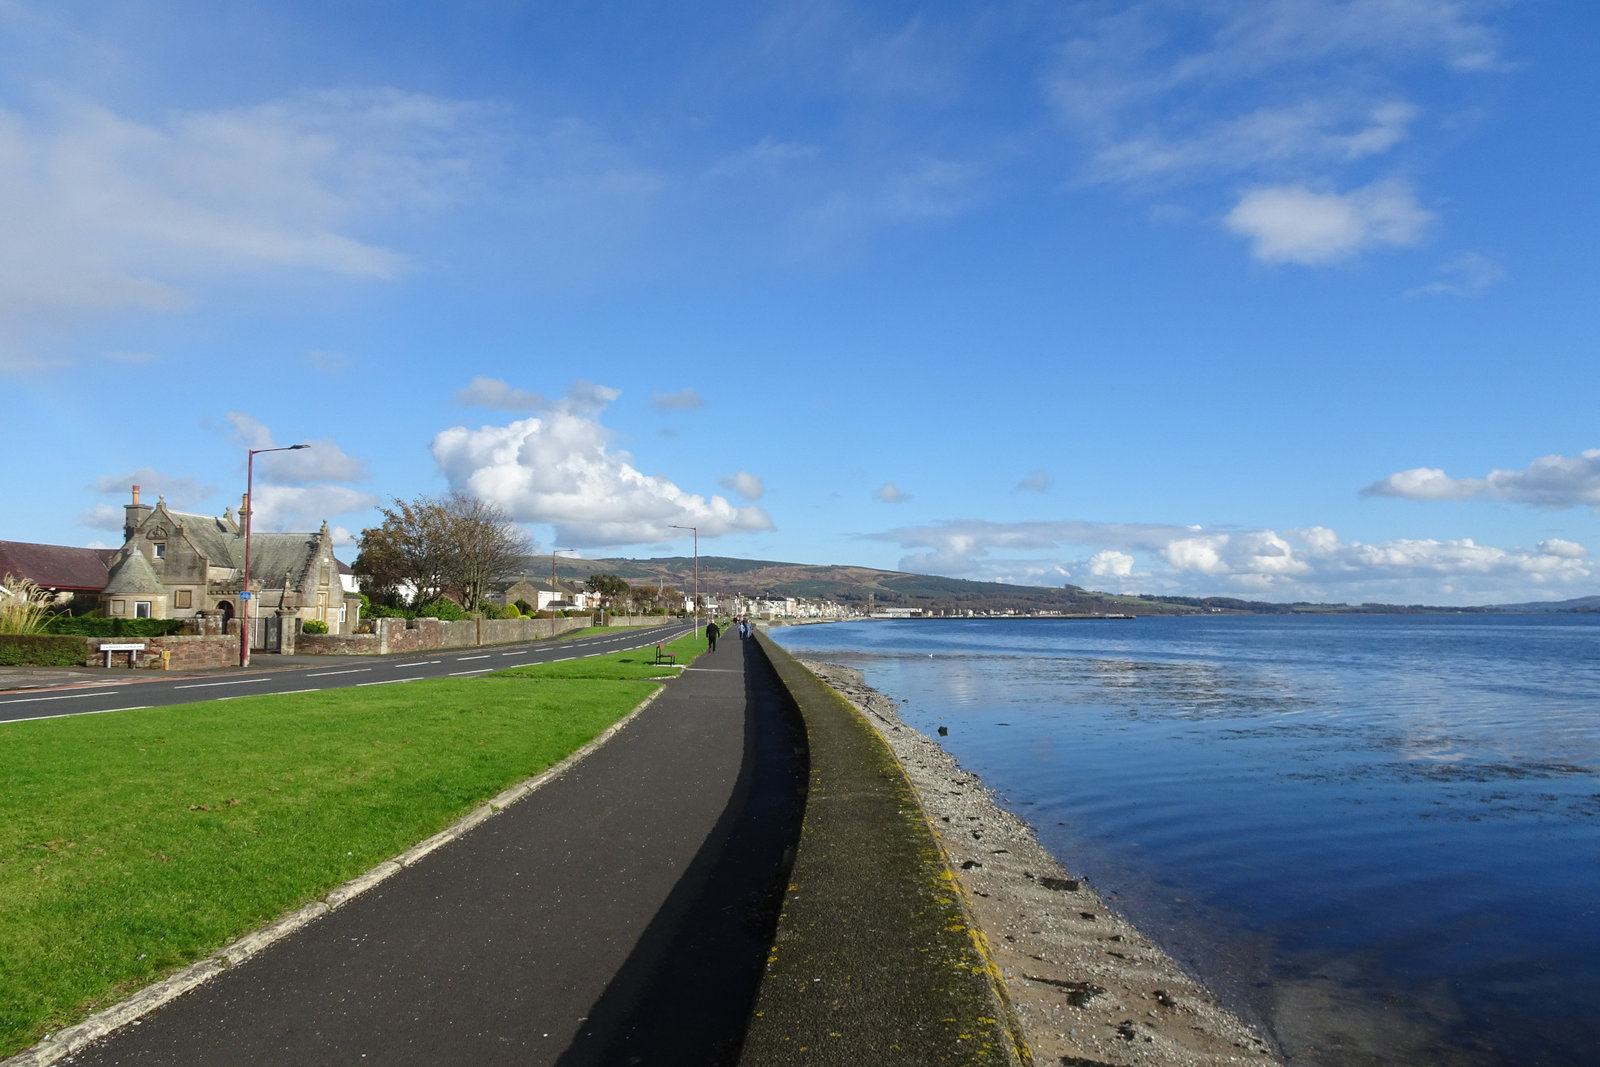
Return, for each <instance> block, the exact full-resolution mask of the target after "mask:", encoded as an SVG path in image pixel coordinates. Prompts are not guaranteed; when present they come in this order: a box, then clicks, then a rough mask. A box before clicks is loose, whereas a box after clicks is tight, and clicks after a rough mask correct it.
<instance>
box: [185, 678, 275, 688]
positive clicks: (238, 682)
mask: <svg viewBox="0 0 1600 1067" xmlns="http://www.w3.org/2000/svg"><path fill="white" fill-rule="evenodd" d="M268 681H271V679H270V678H239V679H237V680H235V681H232V682H195V683H193V684H191V685H175V686H173V687H172V688H174V689H210V688H212V687H213V686H218V685H260V684H261V683H262V682H268Z"/></svg>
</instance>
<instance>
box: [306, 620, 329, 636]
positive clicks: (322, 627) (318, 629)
mask: <svg viewBox="0 0 1600 1067" xmlns="http://www.w3.org/2000/svg"><path fill="white" fill-rule="evenodd" d="M300 632H301V633H303V634H325V633H327V632H328V624H327V623H325V622H323V621H322V620H321V619H307V620H306V621H305V622H303V623H301V624H300Z"/></svg>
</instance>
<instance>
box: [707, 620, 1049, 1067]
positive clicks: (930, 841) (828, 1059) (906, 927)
mask: <svg viewBox="0 0 1600 1067" xmlns="http://www.w3.org/2000/svg"><path fill="white" fill-rule="evenodd" d="M756 640H757V641H758V642H759V646H760V648H761V649H762V651H763V652H765V653H766V655H767V658H768V660H769V661H770V662H771V663H772V666H773V667H774V668H775V669H776V670H777V672H778V677H779V678H780V679H781V680H782V683H783V686H784V688H785V689H787V690H788V691H789V694H790V696H791V697H793V699H794V702H795V705H796V706H797V708H798V710H799V713H800V717H801V719H802V720H803V721H804V724H805V735H806V747H807V753H808V758H809V767H810V771H809V786H808V790H807V795H806V812H805V819H804V822H803V823H802V825H801V829H800V843H799V845H798V846H797V848H796V852H795V860H794V866H793V868H792V869H791V870H790V873H789V888H788V892H787V894H786V895H785V896H784V900H783V910H782V914H781V916H780V917H779V919H778V929H777V933H776V936H775V937H774V940H773V944H772V952H771V955H770V956H769V958H768V962H767V968H766V974H765V975H764V976H763V978H762V981H761V989H760V992H759V993H758V995H757V1000H756V1007H755V1011H754V1013H753V1014H752V1016H751V1020H750V1026H749V1029H748V1031H747V1032H746V1034H745V1042H744V1049H743V1052H742V1054H741V1056H740V1059H739V1063H740V1064H741V1065H746V1064H748V1065H752V1067H753V1065H757V1064H759V1065H761V1067H772V1065H778V1067H782V1065H786V1064H796V1065H799V1064H814V1065H816V1067H844V1065H851V1067H853V1065H855V1064H867V1063H874V1064H876V1063H884V1064H888V1063H919V1064H921V1063H930V1064H931V1063H951V1064H954V1063H962V1064H979V1063H983V1064H1000V1065H1010V1067H1018V1065H1021V1064H1028V1063H1032V1062H1033V1061H1032V1055H1031V1053H1029V1051H1028V1049H1027V1045H1026V1044H1025V1043H1024V1042H1023V1040H1022V1038H1021V1036H1020V1033H1019V1031H1018V1029H1017V1027H1016V1024H1015V1021H1014V1016H1013V1013H1012V1012H1011V1010H1010V1006H1009V1004H1008V1002H1007V1000H1006V997H1005V991H1004V987H1003V985H1002V984H1001V982H1000V980H999V976H998V973H997V972H996V971H995V970H994V969H993V968H992V964H991V962H990V959H989V957H988V953H987V951H986V950H985V947H984V944H983V942H982V935H981V934H979V933H977V932H976V931H975V930H974V929H973V928H972V926H971V920H970V919H969V917H968V913H967V909H966V906H965V904H964V902H963V900H962V898H961V890H960V888H959V885H958V883H957V882H956V880H955V878H954V876H953V875H952V874H951V872H950V869H949V867H948V866H947V864H946V862H945V855H944V850H943V847H942V846H941V845H940V843H939V841H938V839H937V838H936V837H935V836H934V832H933V828H932V827H931V826H930V825H929V824H928V818H927V816H926V815H925V814H924V813H923V810H922V806H921V804H920V802H919V801H918V799H917V795H916V790H915V789H913V788H912V786H911V782H910V781H909V780H908V779H907V778H906V775H905V771H904V770H902V769H901V767H900V764H899V762H898V761H897V760H896V759H895V755H894V753H893V752H892V751H890V749H889V746H888V745H887V744H885V743H884V741H883V738H882V737H880V736H879V735H878V733H877V731H876V730H874V729H873V728H872V725H871V724H870V723H868V722H867V721H866V719H865V718H863V717H862V716H861V714H860V713H859V712H857V711H856V710H855V708H853V707H852V706H851V705H850V704H849V702H848V701H846V700H845V699H844V698H843V697H841V696H840V695H839V694H838V693H836V692H834V691H833V690H832V689H830V688H828V687H827V686H826V685H824V684H823V683H822V681H821V680H819V679H818V678H817V676H816V675H814V674H812V673H811V672H810V671H808V670H806V669H805V668H804V667H803V666H801V665H800V663H799V662H798V661H796V660H795V659H794V657H793V656H790V655H789V654H788V653H787V652H785V651H784V650H783V649H782V648H780V647H779V646H778V645H776V644H774V643H773V642H772V640H771V639H770V638H768V637H766V636H764V635H758V636H757V638H756Z"/></svg>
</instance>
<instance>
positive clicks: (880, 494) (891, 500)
mask: <svg viewBox="0 0 1600 1067" xmlns="http://www.w3.org/2000/svg"><path fill="white" fill-rule="evenodd" d="M872 497H873V499H874V500H879V501H882V502H883V503H885V504H903V503H905V502H906V501H907V500H910V499H911V496H910V494H909V493H903V492H901V491H900V490H899V489H898V488H896V487H895V484H894V483H893V482H884V483H883V484H882V485H880V486H879V487H878V488H877V489H875V490H873V492H872Z"/></svg>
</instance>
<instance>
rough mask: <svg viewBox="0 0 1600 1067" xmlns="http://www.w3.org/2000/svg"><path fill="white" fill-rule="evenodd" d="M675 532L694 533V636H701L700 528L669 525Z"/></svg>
mask: <svg viewBox="0 0 1600 1067" xmlns="http://www.w3.org/2000/svg"><path fill="white" fill-rule="evenodd" d="M667 525H668V526H670V527H672V529H674V530H693V531H694V635H695V636H696V637H699V636H700V527H698V526H678V525H676V524H674V523H670V522H669V523H667Z"/></svg>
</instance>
